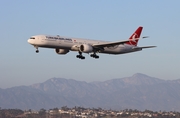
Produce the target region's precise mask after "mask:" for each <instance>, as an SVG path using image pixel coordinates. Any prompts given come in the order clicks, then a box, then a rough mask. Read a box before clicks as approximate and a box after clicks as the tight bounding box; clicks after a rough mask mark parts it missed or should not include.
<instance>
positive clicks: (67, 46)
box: [28, 26, 156, 59]
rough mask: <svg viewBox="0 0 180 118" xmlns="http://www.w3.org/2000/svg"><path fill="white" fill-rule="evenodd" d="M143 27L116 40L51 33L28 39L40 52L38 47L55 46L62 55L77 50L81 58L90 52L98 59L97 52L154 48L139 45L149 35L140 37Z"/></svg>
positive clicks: (122, 52) (113, 52)
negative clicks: (121, 39)
mask: <svg viewBox="0 0 180 118" xmlns="http://www.w3.org/2000/svg"><path fill="white" fill-rule="evenodd" d="M142 29H143V27H141V26H140V27H138V28H137V30H136V31H135V32H134V33H133V34H132V35H131V36H130V38H129V39H127V40H123V41H116V42H108V41H100V40H90V39H82V38H67V37H63V36H59V35H57V36H51V35H35V36H31V37H30V38H29V39H28V43H29V44H31V45H33V46H34V47H35V48H36V53H38V52H39V50H38V48H39V47H42V48H53V49H55V52H56V53H57V54H60V55H65V54H67V53H68V52H69V51H77V52H78V53H79V54H78V55H77V56H76V57H77V58H79V59H85V56H83V55H82V53H87V54H90V56H91V57H93V58H95V59H98V58H99V56H98V55H97V53H104V54H115V55H117V54H125V53H131V52H136V51H141V50H142V49H144V48H153V47H156V46H144V47H138V46H137V44H138V41H139V39H143V38H148V37H147V36H145V37H142V38H140V35H141V32H142Z"/></svg>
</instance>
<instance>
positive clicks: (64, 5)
mask: <svg viewBox="0 0 180 118" xmlns="http://www.w3.org/2000/svg"><path fill="white" fill-rule="evenodd" d="M179 6H180V1H179V0H173V1H171V0H163V1H157V0H151V1H150V0H134V1H132V0H113V1H112V0H98V1H97V0H89V1H87V0H86V1H85V0H31V1H30V0H29V1H27V0H1V3H0V8H1V10H0V35H1V38H0V44H1V45H0V88H8V87H12V86H19V85H31V84H34V83H40V82H44V81H46V80H47V79H50V78H52V77H62V78H67V79H76V80H82V81H86V82H91V81H105V80H108V79H113V78H122V77H128V76H132V75H133V74H135V73H144V74H147V75H149V76H152V77H157V78H160V79H165V80H167V79H168V80H172V79H179V78H180V36H179V35H180V7H179ZM139 26H143V27H144V29H143V32H142V36H150V37H149V38H148V39H142V40H141V41H139V44H138V45H139V46H148V45H156V46H157V48H154V49H144V50H143V51H140V52H135V53H129V54H124V55H105V54H99V56H100V59H94V58H91V57H90V56H89V55H87V54H84V56H86V59H85V60H80V59H77V58H76V55H77V52H70V53H68V54H67V55H57V54H56V53H55V51H54V50H53V49H45V48H40V49H39V50H40V53H39V54H36V53H35V48H34V47H33V46H31V45H30V44H28V43H27V39H28V38H29V37H30V36H32V35H37V34H50V35H57V34H58V35H62V36H69V37H78V38H88V39H98V40H107V41H118V40H124V39H127V38H129V37H130V35H131V34H132V33H133V32H134V31H135V30H136V28H137V27H139Z"/></svg>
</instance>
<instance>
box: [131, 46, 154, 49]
mask: <svg viewBox="0 0 180 118" xmlns="http://www.w3.org/2000/svg"><path fill="white" fill-rule="evenodd" d="M155 47H156V46H144V47H134V48H133V49H144V48H155Z"/></svg>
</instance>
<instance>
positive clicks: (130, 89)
mask: <svg viewBox="0 0 180 118" xmlns="http://www.w3.org/2000/svg"><path fill="white" fill-rule="evenodd" d="M62 106H68V107H74V106H82V107H91V108H92V107H95V108H98V107H102V108H106V109H110V108H111V109H117V110H120V109H126V108H128V109H138V110H145V109H148V110H153V111H159V110H161V111H163V110H166V111H171V110H172V111H174V110H175V111H180V79H179V80H161V79H158V78H154V77H150V76H147V75H144V74H140V73H137V74H135V75H133V76H131V77H125V78H120V79H112V80H108V81H104V82H91V83H87V82H84V81H76V80H73V79H63V78H52V79H49V80H47V81H45V82H43V83H39V84H34V85H31V86H18V87H12V88H8V89H0V107H1V108H19V109H41V108H45V109H50V108H55V107H58V108H60V107H62Z"/></svg>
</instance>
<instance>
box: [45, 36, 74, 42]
mask: <svg viewBox="0 0 180 118" xmlns="http://www.w3.org/2000/svg"><path fill="white" fill-rule="evenodd" d="M46 39H48V40H65V41H72V39H70V38H62V37H59V36H58V37H54V36H46Z"/></svg>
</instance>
